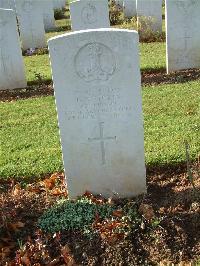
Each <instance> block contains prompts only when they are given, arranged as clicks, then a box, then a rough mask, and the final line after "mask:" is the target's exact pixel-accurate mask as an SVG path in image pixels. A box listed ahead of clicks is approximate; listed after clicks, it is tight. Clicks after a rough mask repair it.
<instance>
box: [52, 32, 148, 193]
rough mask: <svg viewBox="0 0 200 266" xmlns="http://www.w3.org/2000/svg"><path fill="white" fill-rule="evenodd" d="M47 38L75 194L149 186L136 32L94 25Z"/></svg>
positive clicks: (69, 177) (137, 190) (66, 164)
mask: <svg viewBox="0 0 200 266" xmlns="http://www.w3.org/2000/svg"><path fill="white" fill-rule="evenodd" d="M48 43H49V51H50V59H51V66H52V73H53V82H54V89H55V97H56V105H57V111H58V120H59V127H60V134H61V143H62V151H63V159H64V167H65V173H66V177H67V184H68V190H69V195H70V196H71V197H75V196H78V195H80V194H82V193H84V192H85V191H86V190H89V191H91V192H93V193H95V194H96V193H97V194H99V193H100V194H102V195H103V196H106V197H108V196H116V195H117V196H119V197H131V196H134V195H138V194H140V193H143V192H145V190H146V185H145V180H146V178H145V164H144V136H143V118H142V102H141V79H140V70H139V56H138V55H139V48H138V44H139V41H138V34H137V32H136V31H129V30H118V29H98V30H87V31H79V32H74V33H68V34H64V35H61V36H58V37H55V38H52V39H50V40H49V42H48Z"/></svg>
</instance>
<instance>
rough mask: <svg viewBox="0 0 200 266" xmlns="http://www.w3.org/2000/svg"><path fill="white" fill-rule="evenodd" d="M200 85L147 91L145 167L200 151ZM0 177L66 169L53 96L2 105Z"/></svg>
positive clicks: (145, 97)
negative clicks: (188, 149)
mask: <svg viewBox="0 0 200 266" xmlns="http://www.w3.org/2000/svg"><path fill="white" fill-rule="evenodd" d="M199 86H200V81H194V82H189V83H184V84H173V85H162V86H156V87H145V88H144V89H143V111H144V118H145V119H144V120H145V123H144V126H145V154H146V163H147V164H148V165H152V164H166V163H168V164H173V163H178V162H182V161H184V160H185V147H184V140H188V142H189V144H190V146H191V151H190V154H191V157H192V159H194V158H196V157H197V153H198V152H199V151H200V121H199V120H200V107H199V98H200V91H199ZM0 113H1V128H0V129H1V136H0V138H1V141H2V143H1V149H2V151H1V163H0V164H1V166H0V176H2V177H5V178H6V177H11V176H15V177H17V176H19V177H20V176H27V177H31V176H39V175H42V174H46V173H52V172H54V171H60V170H62V169H63V166H62V159H61V149H60V144H59V136H58V127H57V118H56V110H55V104H54V97H52V96H48V97H41V98H35V99H27V100H19V101H16V102H9V103H6V102H5V103H1V104H0Z"/></svg>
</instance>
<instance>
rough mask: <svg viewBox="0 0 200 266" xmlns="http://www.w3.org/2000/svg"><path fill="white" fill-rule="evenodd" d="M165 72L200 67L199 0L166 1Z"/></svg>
mask: <svg viewBox="0 0 200 266" xmlns="http://www.w3.org/2000/svg"><path fill="white" fill-rule="evenodd" d="M166 36H167V38H166V39H167V72H170V71H175V70H180V69H187V68H199V67H200V1H199V0H187V1H186V0H176V1H174V0H167V1H166Z"/></svg>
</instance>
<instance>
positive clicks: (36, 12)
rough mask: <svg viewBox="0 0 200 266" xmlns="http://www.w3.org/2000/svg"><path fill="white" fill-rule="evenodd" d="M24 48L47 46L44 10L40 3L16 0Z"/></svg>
mask: <svg viewBox="0 0 200 266" xmlns="http://www.w3.org/2000/svg"><path fill="white" fill-rule="evenodd" d="M15 4H16V11H17V18H18V21H19V28H20V38H21V41H22V48H23V49H24V50H27V49H29V48H42V47H45V46H46V41H45V30H44V22H43V10H42V8H41V5H40V2H39V1H32V0H15Z"/></svg>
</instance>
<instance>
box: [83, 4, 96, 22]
mask: <svg viewBox="0 0 200 266" xmlns="http://www.w3.org/2000/svg"><path fill="white" fill-rule="evenodd" d="M81 18H82V21H83V22H84V23H85V24H92V23H95V22H96V21H97V10H96V8H95V6H93V5H91V4H88V5H87V6H85V7H84V8H83V10H82V12H81Z"/></svg>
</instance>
